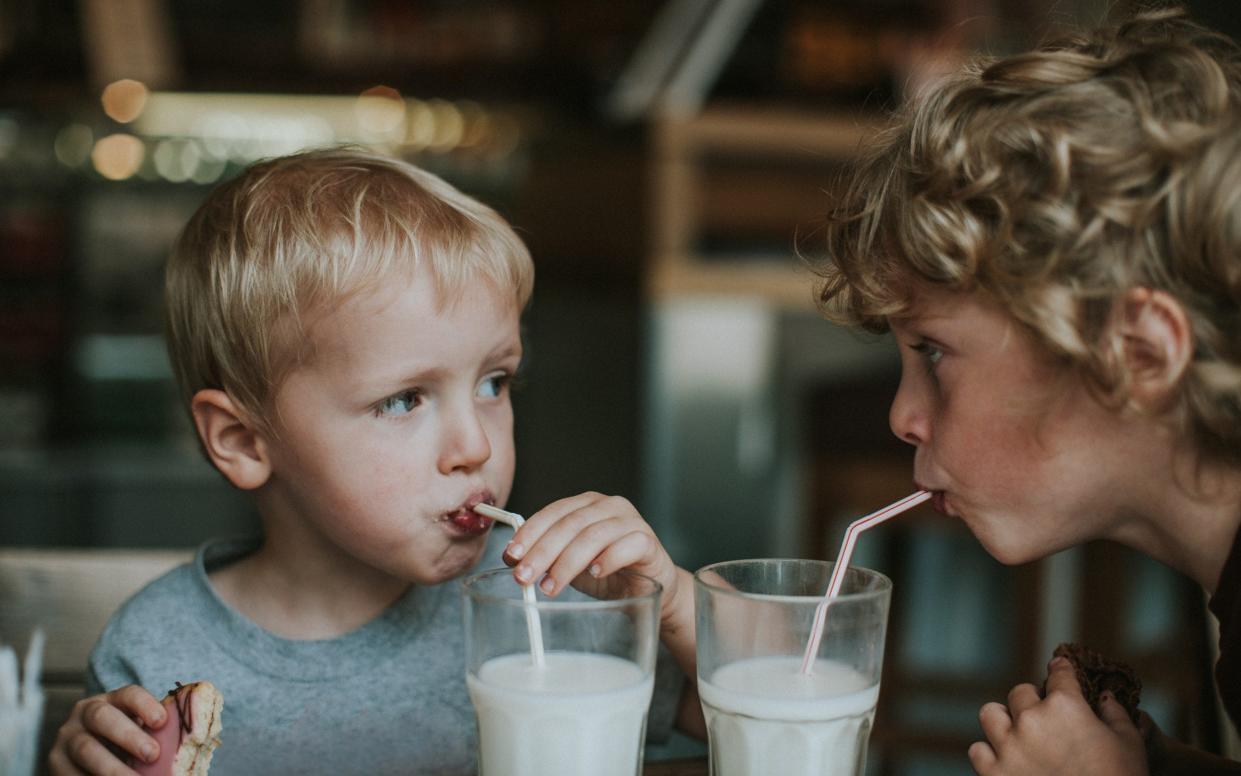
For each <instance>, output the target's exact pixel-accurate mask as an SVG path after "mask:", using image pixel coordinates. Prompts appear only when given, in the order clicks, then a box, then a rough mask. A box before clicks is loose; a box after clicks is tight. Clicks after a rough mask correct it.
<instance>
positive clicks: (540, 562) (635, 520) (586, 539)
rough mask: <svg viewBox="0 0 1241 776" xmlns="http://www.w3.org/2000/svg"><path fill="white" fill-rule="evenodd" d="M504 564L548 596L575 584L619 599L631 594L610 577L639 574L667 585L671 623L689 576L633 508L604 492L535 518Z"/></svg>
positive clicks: (665, 609) (576, 499) (557, 504)
mask: <svg viewBox="0 0 1241 776" xmlns="http://www.w3.org/2000/svg"><path fill="white" fill-rule="evenodd" d="M504 560H505V562H506V563H508V564H509V565H515V566H516V568H515V570H514V573H515V575H516V576H517V579H518V580H519V581H521V582H526V583H528V582H530V581H532V580H539V579H540V578H542V579H541V581H540V583H539V587H540V588H541V589H542V590H543V592H544V593H546V594H548V595H556V594H557V593H559V592H560V591H561V590H563V589H564V588H565V586H566V585H573V586H574V587H577V588H578V589H580V590H583V591H585V592H591V591H593V590H600V591H601V588H602V587H603V586H606V587H607V590H608V591H609V592H610V594H611V596H612V597H615V595H616V594H617V593H626V592H630V591H626V590H623V589H617V588H616V587H615V585H616V584H623V583H622V582H621V578H619V577H618V578H616V579H613V580H608V579H607V578H608V577H609V575H611V574H612V573H613V572H615V571H618V570H620V569H625V568H627V569H630V570H632V571H636V572H638V573H639V574H644V575H646V576H648V577H651V578H653V579H654V580H655V581H657V582H659V583H660V584H661V585H663V588H664V593H663V597H662V602H661V610H662V611H661V614H662V615H663V616H664V619H665V620H666V619H667V617H668V615H669V614H670V612H671V611H672V610H673V608H675V607H676V606H678V605H679V604H680V603H681V599H682V595H681V592H682V590H681V588H682V585H683V582H684V577H685V576H687V575H686V574H685V572H683V571H681V570H680V569H678V568H677V566H676V565H675V564H674V563H673V562H672V558H671V557H669V556H668V553H667V551H665V550H664V547H663V545H662V544H660V542H659V539H657V538H656V537H655V532H654V531H652V530H651V527H650V526H649V525H647V523H646V521H645V520H643V519H642V516H641V515H639V514H638V510H637V509H635V508H634V506H633V504H631V503H629V501H628V500H626V499H624V498H621V497H620V496H604V495H602V494H600V493H583V494H581V495H578V496H572V497H570V498H565V499H561V500H559V501H556V502H554V503H552V504H549V505H548V506H546V507H544V508H543V509H541V510H539V511H538V512H536V513H535V514H534V515H531V516H530V518H529V519H528V520H527V521H526V524H525V525H523V526H522V527H521V529H520V530H518V531H517V533H516V534H514V535H513V540H512V542H510V543H509V546H508V548H507V549H506V550H505V551H504ZM544 573H546V575H547V576H546V577H544V576H543V575H544Z"/></svg>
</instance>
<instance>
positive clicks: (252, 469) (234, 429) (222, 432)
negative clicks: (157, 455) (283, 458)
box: [190, 388, 271, 490]
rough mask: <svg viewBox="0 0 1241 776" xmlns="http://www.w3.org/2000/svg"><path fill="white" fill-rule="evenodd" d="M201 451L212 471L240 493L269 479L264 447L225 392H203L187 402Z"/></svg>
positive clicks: (268, 464) (261, 438) (212, 390)
mask: <svg viewBox="0 0 1241 776" xmlns="http://www.w3.org/2000/svg"><path fill="white" fill-rule="evenodd" d="M190 412H191V413H192V414H193V416H194V425H195V426H197V427H198V437H199V439H201V440H202V442H203V449H205V450H206V451H207V456H208V457H209V458H210V459H211V462H212V463H213V464H215V468H217V469H219V470H220V473H221V474H223V475H224V476H225V477H227V478H228V481H229V482H231V483H233V484H234V485H236V486H237V487H238V488H241V489H242V490H254V489H255V488H258V487H260V486H261V485H263V483H265V482H267V478H268V477H270V476H271V461H270V459H269V458H268V455H267V443H266V441H265V440H264V439H263V437H262V435H261V434H259V432H258V431H257V430H255V428H254V427H253V425H252V424H251V423H250V421H249V420H248V416H247V415H246V414H245V412H243V411H242V410H241V408H240V407H238V406H237V404H235V403H234V402H233V400H232V398H231V397H230V396H229V395H228V394H227V393H225V392H224V391H221V390H217V389H214V388H205V389H203V390H201V391H199V392H198V393H196V394H194V398H193V399H191V400H190Z"/></svg>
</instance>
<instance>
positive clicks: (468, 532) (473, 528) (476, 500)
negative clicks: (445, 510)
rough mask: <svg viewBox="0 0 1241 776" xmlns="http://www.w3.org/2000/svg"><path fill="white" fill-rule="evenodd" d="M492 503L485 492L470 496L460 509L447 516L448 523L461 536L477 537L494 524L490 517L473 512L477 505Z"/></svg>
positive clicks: (489, 495) (489, 496) (488, 494)
mask: <svg viewBox="0 0 1241 776" xmlns="http://www.w3.org/2000/svg"><path fill="white" fill-rule="evenodd" d="M491 501H492V497H491V494H490V493H488V492H486V491H480V492H478V493H474V494H471V495H470V497H469V498H467V499H466V500H465V501H464V502H463V503H462V504H461V506H460V507H458V508H457V509H456V510H455V511H453V512H451V513H449V514H448V523H449V525H451V526H452V527H453V528H455V529H456V531H457V532H458V533H460V534H462V535H463V536H478V535H480V534H484V533H486V532H487V530H488V529H489V528H491V524H492V523H493V522H494V521H493V520H492V519H491V518H490V517H484V516H483V515H480V514H478V513H477V512H475V511H474V507H475V505H477V504H483V503H487V504H490V503H491Z"/></svg>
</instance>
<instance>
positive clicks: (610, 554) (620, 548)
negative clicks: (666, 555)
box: [589, 531, 657, 577]
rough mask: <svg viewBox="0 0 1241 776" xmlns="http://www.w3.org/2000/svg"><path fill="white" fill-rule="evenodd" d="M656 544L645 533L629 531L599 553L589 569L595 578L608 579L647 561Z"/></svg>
mask: <svg viewBox="0 0 1241 776" xmlns="http://www.w3.org/2000/svg"><path fill="white" fill-rule="evenodd" d="M656 543H657V542H656V541H655V539H654V538H652V536H651V535H650V534H649V533H647V532H645V531H629V532H628V533H626V534H624V535H623V536H621V537H620V538H618V539H616V540H615V541H613V542H612V543H611V544H609V545H608V546H607V548H606V549H604V550H603V552H601V553H599V555H598V557H596V558H595V562H594V563H593V564H592V565H591V567H590V569H589V571H590V574H591V576H594V577H606V576H609V575H611V574H614V573H616V572H617V571H620V570H621V569H623V568H628V567H630V566H633V565H635V564H637V563H639V562H640V561H642V560H644V559H646V558H647V557H648V556H649V555H650V553H651V550H652V549H653V547H652V545H654V544H656Z"/></svg>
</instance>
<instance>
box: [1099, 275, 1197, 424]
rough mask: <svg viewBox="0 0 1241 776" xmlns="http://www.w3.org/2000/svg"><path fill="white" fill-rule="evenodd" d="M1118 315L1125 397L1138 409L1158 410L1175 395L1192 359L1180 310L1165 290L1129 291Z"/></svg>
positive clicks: (1188, 329) (1190, 334) (1187, 327)
mask: <svg viewBox="0 0 1241 776" xmlns="http://www.w3.org/2000/svg"><path fill="white" fill-rule="evenodd" d="M1117 313H1118V321H1117V333H1118V335H1119V336H1120V337H1121V343H1120V344H1121V354H1122V358H1123V359H1124V368H1125V370H1126V371H1127V372H1128V373H1129V380H1130V398H1131V399H1132V401H1134V402H1135V403H1136V404H1138V405H1139V406H1141V407H1144V408H1147V409H1155V410H1157V409H1160V408H1162V407H1163V406H1165V405H1166V404H1167V403H1168V402H1169V401H1170V400H1171V399H1172V398H1173V397H1174V396H1175V394H1176V387H1177V385H1178V384H1179V383H1180V381H1181V378H1182V377H1184V375H1185V371H1186V370H1187V369H1188V368H1189V363H1190V361H1191V360H1192V359H1193V355H1194V341H1193V340H1194V338H1193V330H1192V327H1191V326H1190V323H1189V317H1188V316H1187V315H1186V314H1185V308H1184V307H1182V306H1181V303H1180V302H1178V301H1177V300H1176V297H1174V296H1172V295H1171V294H1169V293H1167V292H1165V291H1159V290H1154V289H1150V288H1131V289H1129V290H1128V291H1126V292H1125V294H1124V296H1122V297H1121V300H1120V307H1119V309H1118V310H1117Z"/></svg>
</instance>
